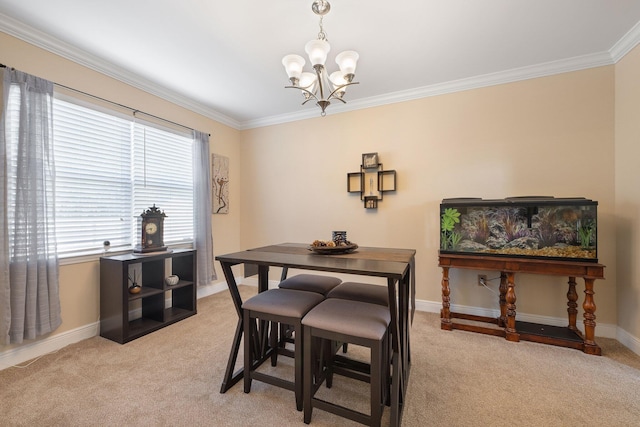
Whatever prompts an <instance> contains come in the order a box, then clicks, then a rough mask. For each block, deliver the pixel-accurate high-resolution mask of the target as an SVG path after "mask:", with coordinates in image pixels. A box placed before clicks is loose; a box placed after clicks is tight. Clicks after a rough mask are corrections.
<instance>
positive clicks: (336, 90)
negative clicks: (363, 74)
mask: <svg viewBox="0 0 640 427" xmlns="http://www.w3.org/2000/svg"><path fill="white" fill-rule="evenodd" d="M357 84H360V82H349V83H345V84H343V85H340V86H338V87H337V88H335V89H334V90H333V92H331V94H330V95H329V97H328V98H327V99H339V100H340V101H342V103H343V104H346V103H347V101H345V100H344V99H342V98H340V97H339V96H335V93H336V92H338V91H339V90H340V89H342V88H345V87H347V86H351V85H357Z"/></svg>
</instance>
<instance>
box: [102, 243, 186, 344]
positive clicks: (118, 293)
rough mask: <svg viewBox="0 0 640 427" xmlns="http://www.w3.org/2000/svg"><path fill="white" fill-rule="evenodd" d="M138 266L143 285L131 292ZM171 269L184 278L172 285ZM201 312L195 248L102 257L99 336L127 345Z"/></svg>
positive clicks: (138, 279) (139, 279)
mask: <svg viewBox="0 0 640 427" xmlns="http://www.w3.org/2000/svg"><path fill="white" fill-rule="evenodd" d="M133 270H135V271H136V282H137V283H138V284H139V285H141V286H142V288H141V290H140V292H139V293H137V294H131V293H129V286H130V277H133V276H132V271H133ZM168 274H174V275H176V276H178V277H179V278H180V280H179V282H178V283H177V284H176V285H173V286H170V285H167V284H166V283H165V280H164V279H165V277H166V276H167V275H168ZM167 301H170V303H167ZM136 312H137V313H139V316H136V315H132V313H136ZM196 312H197V308H196V251H195V250H192V249H174V250H172V251H167V252H161V253H153V254H145V255H142V254H137V253H129V254H124V255H115V256H107V257H101V258H100V336H102V337H104V338H108V339H110V340H112V341H115V342H118V343H120V344H124V343H126V342H129V341H131V340H134V339H136V338H139V337H141V336H143V335H146V334H148V333H151V332H153V331H156V330H158V329H160V328H163V327H165V326H168V325H170V324H172V323H175V322H178V321H180V320H182V319H185V318H187V317H189V316H193V315H194V314H196Z"/></svg>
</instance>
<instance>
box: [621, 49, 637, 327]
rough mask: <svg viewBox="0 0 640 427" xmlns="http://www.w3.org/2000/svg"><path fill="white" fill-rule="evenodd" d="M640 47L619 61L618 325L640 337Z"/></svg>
mask: <svg viewBox="0 0 640 427" xmlns="http://www.w3.org/2000/svg"><path fill="white" fill-rule="evenodd" d="M638 76H640V47H636V48H635V49H634V50H633V51H631V53H629V54H627V55H626V56H625V57H624V58H623V59H622V60H621V61H620V62H618V64H616V104H615V109H616V126H615V130H616V147H615V164H616V168H615V189H616V252H617V259H616V271H617V288H618V325H619V326H620V328H621V329H623V330H624V331H626V332H628V333H629V334H631V335H632V336H634V337H636V339H640V312H639V311H638V307H640V262H639V261H640V260H639V257H640V216H639V215H640V185H639V184H640V168H639V167H638V162H639V161H640V80H639V79H638Z"/></svg>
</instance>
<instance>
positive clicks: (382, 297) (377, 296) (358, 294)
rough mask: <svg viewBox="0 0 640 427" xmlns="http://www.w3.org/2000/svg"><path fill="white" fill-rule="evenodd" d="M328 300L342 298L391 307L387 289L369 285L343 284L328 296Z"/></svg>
mask: <svg viewBox="0 0 640 427" xmlns="http://www.w3.org/2000/svg"><path fill="white" fill-rule="evenodd" d="M327 298H340V299H346V300H352V301H360V302H368V303H370V304H378V305H383V306H385V307H388V306H389V291H388V289H387V287H386V286H377V285H370V284H368V283H358V282H342V283H341V284H339V285H338V286H336V287H335V288H333V289H332V290H331V291H330V292H329V293H328V294H327Z"/></svg>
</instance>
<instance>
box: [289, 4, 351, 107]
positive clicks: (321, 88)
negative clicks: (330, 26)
mask: <svg viewBox="0 0 640 427" xmlns="http://www.w3.org/2000/svg"><path fill="white" fill-rule="evenodd" d="M330 9H331V5H330V4H329V2H328V1H326V0H314V2H313V4H312V5H311V10H313V13H315V14H316V15H318V16H320V32H319V33H318V38H317V39H316V40H311V41H310V42H308V43H307V44H306V45H305V47H304V50H305V51H306V52H307V55H309V61H310V63H311V66H312V67H313V70H314V71H315V72H313V73H312V72H306V71H303V67H304V65H305V60H304V58H303V57H302V56H300V55H295V54H293V55H287V56H285V57H284V58H282V65H284V68H285V70H286V71H287V75H288V76H289V80H290V81H291V85H290V86H285V88H292V89H300V90H301V91H302V95H303V97H304V102H303V103H302V105H304V104H306V103H307V102H309V101H311V100H314V101H316V105H317V106H318V107H320V109H321V110H322V113H321V115H322V116H323V117H324V116H325V115H326V114H327V113H326V112H325V109H326V108H327V107H328V106H329V105H330V104H331V101H332V100H334V99H336V100H338V101H340V102H342V103H343V104H346V101H345V100H344V99H342V97H343V96H344V93H345V91H346V89H347V86H350V85H354V84H358V82H354V81H353V77H354V76H355V71H356V63H357V62H358V57H359V55H358V53H357V52H354V51H352V50H347V51H344V52H342V53H340V54H338V55H337V56H336V64H338V67H339V68H340V71H334V72H333V73H331V74H330V75H328V74H327V70H326V69H325V66H324V63H325V62H326V60H327V55H328V53H329V50H330V49H331V46H329V42H328V41H327V35H326V34H325V33H324V29H323V27H322V18H323V17H324V15H326V14H327V13H329V10H330Z"/></svg>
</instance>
